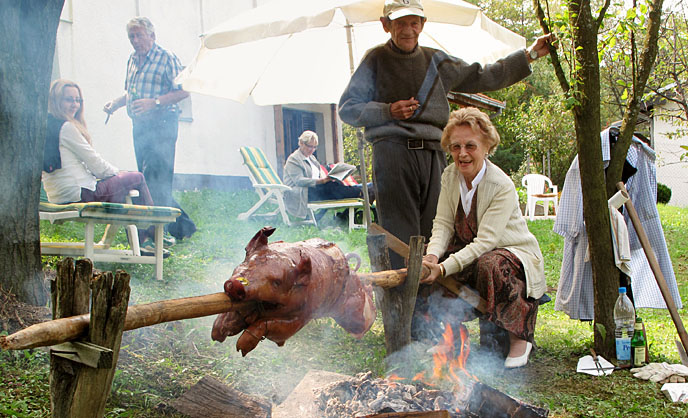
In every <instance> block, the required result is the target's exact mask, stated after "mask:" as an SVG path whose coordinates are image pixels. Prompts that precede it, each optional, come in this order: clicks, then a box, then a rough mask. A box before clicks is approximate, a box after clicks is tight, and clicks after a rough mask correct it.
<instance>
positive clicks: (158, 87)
mask: <svg viewBox="0 0 688 418" xmlns="http://www.w3.org/2000/svg"><path fill="white" fill-rule="evenodd" d="M181 70H182V64H181V62H180V61H179V58H177V56H176V55H174V54H173V53H172V52H169V51H167V50H165V49H163V48H161V47H160V46H159V45H158V44H155V43H154V44H153V47H152V48H151V49H150V51H148V54H146V58H145V59H144V60H143V62H142V63H140V62H139V59H138V57H137V55H136V53H135V52H133V53H132V54H131V55H130V56H129V61H128V62H127V79H126V81H125V82H124V89H125V90H126V91H127V113H128V114H129V117H131V118H132V119H134V118H135V116H134V115H133V114H132V112H131V102H132V101H134V100H137V99H149V98H151V99H152V98H155V97H159V96H162V95H164V94H167V93H169V92H170V91H171V90H179V89H181V86H180V85H178V84H175V83H174V79H175V77H176V76H177V74H179V73H180V72H181ZM178 108H179V107H178V106H177V104H176V103H175V104H171V105H168V106H166V107H165V108H164V110H166V111H174V112H176V111H177V110H178Z"/></svg>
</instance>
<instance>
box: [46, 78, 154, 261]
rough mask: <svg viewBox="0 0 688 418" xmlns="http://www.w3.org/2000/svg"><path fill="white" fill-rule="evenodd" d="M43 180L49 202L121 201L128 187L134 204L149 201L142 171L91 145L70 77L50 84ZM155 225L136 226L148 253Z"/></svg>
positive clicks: (76, 89)
mask: <svg viewBox="0 0 688 418" xmlns="http://www.w3.org/2000/svg"><path fill="white" fill-rule="evenodd" d="M42 181H43V187H44V188H45V192H46V194H47V195H48V201H49V202H51V203H58V204H60V203H71V202H113V203H124V202H125V198H126V196H127V195H128V194H129V191H130V190H137V191H138V192H139V196H138V197H135V198H134V199H133V202H134V203H135V204H139V205H147V206H151V205H153V198H152V197H151V194H150V191H149V190H148V186H147V185H146V180H145V179H144V177H143V174H142V173H140V172H138V171H135V172H129V171H119V170H118V169H117V168H116V167H115V166H113V165H112V164H110V163H109V162H107V161H105V160H104V159H103V157H101V156H100V154H98V152H97V151H96V150H95V148H93V145H92V143H91V135H90V134H89V133H88V130H87V129H86V122H85V120H84V104H83V96H82V95H81V89H80V88H79V86H78V85H77V84H76V83H74V82H72V81H68V80H62V79H58V80H55V81H53V83H52V85H51V86H50V95H49V98H48V130H47V135H46V140H45V152H44V159H43V174H42ZM154 228H155V227H154V226H151V227H150V228H148V229H147V230H142V231H139V240H140V242H141V250H142V251H143V252H144V253H146V254H148V253H152V252H153V251H155V248H154V244H153V241H154V240H153V239H154V234H155V229H154ZM164 254H165V255H167V253H166V252H165V253H164Z"/></svg>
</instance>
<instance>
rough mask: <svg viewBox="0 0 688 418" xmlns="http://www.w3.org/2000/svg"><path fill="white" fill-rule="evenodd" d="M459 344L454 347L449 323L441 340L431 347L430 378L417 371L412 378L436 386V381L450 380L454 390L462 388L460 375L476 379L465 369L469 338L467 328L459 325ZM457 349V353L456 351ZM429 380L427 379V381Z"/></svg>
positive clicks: (452, 332) (468, 351)
mask: <svg viewBox="0 0 688 418" xmlns="http://www.w3.org/2000/svg"><path fill="white" fill-rule="evenodd" d="M459 335H460V337H461V340H460V341H461V346H460V347H458V348H457V347H454V331H453V329H452V327H451V325H450V324H447V326H446V327H445V329H444V333H443V334H442V340H441V341H440V342H439V343H438V344H437V345H436V346H435V347H433V348H432V349H431V351H432V353H433V354H432V361H433V369H432V376H431V377H430V379H426V378H425V373H424V372H423V373H418V374H417V375H416V376H414V378H413V380H420V381H422V382H423V383H425V384H427V385H429V386H436V384H437V383H438V382H447V381H448V382H450V383H451V384H452V386H453V390H454V391H460V390H462V388H463V382H462V376H468V377H471V378H473V379H476V378H475V377H474V376H472V375H471V374H470V373H468V371H467V370H466V360H467V359H468V355H469V354H470V351H471V350H470V340H469V339H468V330H467V329H466V327H465V326H463V325H461V326H460V328H459ZM457 350H458V354H457V353H456V351H457ZM428 380H429V381H428Z"/></svg>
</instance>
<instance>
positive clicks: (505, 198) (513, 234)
mask: <svg viewBox="0 0 688 418" xmlns="http://www.w3.org/2000/svg"><path fill="white" fill-rule="evenodd" d="M485 164H486V165H487V166H486V169H485V175H484V177H483V179H482V180H481V181H480V183H479V184H478V186H477V189H476V192H475V195H474V197H473V198H474V199H478V202H477V209H476V210H477V218H478V233H477V236H476V237H475V239H473V242H471V243H470V244H468V245H467V246H465V247H464V248H463V249H461V250H460V251H458V252H456V253H454V254H451V255H449V257H448V258H447V259H446V260H444V261H443V262H442V265H443V266H444V268H445V270H446V273H447V275H449V274H454V273H458V272H460V271H462V270H463V269H464V268H465V267H466V266H468V265H470V264H471V263H473V262H474V261H475V260H476V259H477V258H478V257H479V256H481V255H482V254H485V253H486V252H488V251H492V250H494V249H495V248H505V249H507V250H509V251H510V252H511V253H513V254H514V255H515V256H516V257H518V259H519V260H521V263H523V267H524V269H525V273H526V286H527V295H528V296H530V297H532V298H535V299H539V298H540V297H541V296H542V295H543V294H544V293H545V291H546V290H547V283H546V281H545V270H544V262H543V259H542V253H541V252H540V246H539V245H538V242H537V239H536V238H535V236H534V235H533V234H531V233H530V231H529V230H528V226H527V224H526V221H525V219H524V218H523V216H522V215H521V210H520V208H519V203H518V193H517V192H516V188H515V187H514V183H513V182H512V181H511V179H510V178H509V176H507V175H506V174H505V173H504V172H503V171H502V170H501V169H500V168H499V167H497V166H496V165H494V164H492V163H491V162H490V161H489V160H485ZM460 178H461V177H460V174H459V170H458V168H457V167H456V165H455V164H451V165H449V166H448V167H447V168H446V169H445V170H444V173H442V189H441V191H440V197H439V201H438V204H437V214H436V215H435V220H434V221H433V226H432V237H431V238H430V243H429V244H428V250H427V253H428V254H434V255H436V256H437V257H438V258H440V257H442V256H443V255H444V253H445V252H446V250H447V248H448V247H449V244H450V243H451V240H452V239H453V237H454V219H455V218H456V211H457V209H458V205H459V201H460V200H461V197H460V191H459V182H460Z"/></svg>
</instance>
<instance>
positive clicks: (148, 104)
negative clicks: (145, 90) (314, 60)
mask: <svg viewBox="0 0 688 418" xmlns="http://www.w3.org/2000/svg"><path fill="white" fill-rule="evenodd" d="M153 109H155V99H138V100H134V101H133V102H131V111H132V113H133V114H134V115H135V116H139V115H142V114H144V113H146V112H149V111H151V110H153Z"/></svg>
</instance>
